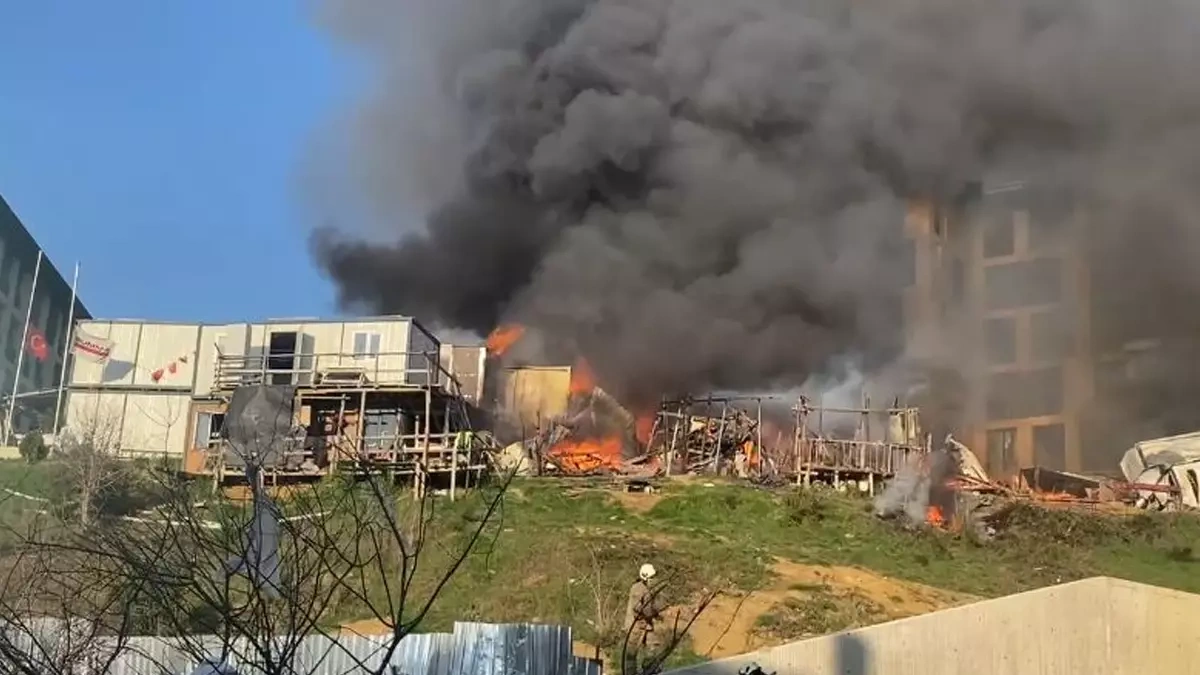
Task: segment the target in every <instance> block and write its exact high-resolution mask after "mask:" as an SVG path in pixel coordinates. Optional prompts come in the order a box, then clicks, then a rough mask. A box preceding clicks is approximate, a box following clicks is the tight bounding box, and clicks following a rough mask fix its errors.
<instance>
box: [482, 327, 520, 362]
mask: <svg viewBox="0 0 1200 675" xmlns="http://www.w3.org/2000/svg"><path fill="white" fill-rule="evenodd" d="M524 335H525V327H524V326H521V325H518V324H505V325H502V326H499V327H497V328H496V329H495V330H493V331H492V332H491V333H489V334H488V338H487V352H488V354H491V355H492V356H504V355H505V354H506V353H508V350H509V349H512V346H513V345H515V344H517V342H519V341H520V340H521V337H522V336H524Z"/></svg>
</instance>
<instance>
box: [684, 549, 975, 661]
mask: <svg viewBox="0 0 1200 675" xmlns="http://www.w3.org/2000/svg"><path fill="white" fill-rule="evenodd" d="M771 570H772V572H774V574H775V580H774V582H773V583H772V584H771V585H770V586H768V587H767V588H765V589H762V590H759V591H755V592H753V593H750V594H748V595H742V596H721V597H719V598H717V599H716V601H714V602H713V604H712V605H710V606H709V608H708V609H707V610H706V611H705V612H704V614H702V615H701V616H700V618H699V619H698V620H697V621H696V624H695V625H694V626H693V627H692V635H691V637H692V649H693V651H695V652H696V653H697V654H701V655H704V656H707V657H709V658H721V657H724V656H733V655H736V654H743V653H745V652H748V651H753V650H755V649H758V648H761V647H765V646H770V645H771V643H772V642H774V643H778V642H781V640H770V639H767V638H764V637H763V636H762V634H761V631H758V630H756V628H757V626H758V622H759V619H760V617H762V616H764V615H767V614H769V613H770V612H772V611H774V610H776V609H777V608H778V607H779V606H781V605H783V603H785V602H787V601H788V600H789V599H797V600H802V599H804V598H805V597H810V596H811V595H812V594H813V592H814V590H818V589H819V590H820V591H821V592H828V593H830V594H832V595H834V596H838V595H843V596H849V595H857V596H859V597H862V598H865V599H867V600H869V601H871V602H872V603H874V604H877V605H879V607H881V608H882V610H883V612H884V615H883V616H881V617H879V618H880V619H881V620H883V621H888V620H891V619H899V618H903V617H906V616H914V615H917V614H924V613H927V612H932V611H935V610H938V609H942V608H945V607H951V606H954V605H959V604H964V603H966V602H970V601H972V600H974V599H975V598H972V597H971V596H966V595H960V594H954V593H949V592H946V591H942V590H940V589H936V588H933V587H930V586H924V585H922V584H916V583H912V582H907V581H900V580H898V579H890V578H888V577H885V576H882V575H879V574H876V573H874V572H870V571H868V570H863V569H859V568H855V567H837V566H834V567H826V566H820V565H802V564H800V563H794V562H791V561H786V560H778V561H776V563H775V564H774V565H772V567H771ZM799 637H802V636H799V635H796V636H792V638H791V639H796V638H799Z"/></svg>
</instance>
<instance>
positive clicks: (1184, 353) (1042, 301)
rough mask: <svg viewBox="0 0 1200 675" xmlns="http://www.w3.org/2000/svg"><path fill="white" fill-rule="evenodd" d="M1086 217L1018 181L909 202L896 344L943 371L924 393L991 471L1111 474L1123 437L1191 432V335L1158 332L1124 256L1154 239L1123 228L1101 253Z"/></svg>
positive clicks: (1144, 278)
mask: <svg viewBox="0 0 1200 675" xmlns="http://www.w3.org/2000/svg"><path fill="white" fill-rule="evenodd" d="M1089 225H1090V222H1089V216H1088V210H1087V209H1086V208H1085V207H1083V206H1082V205H1081V203H1080V202H1076V201H1072V200H1071V199H1069V198H1067V197H1065V196H1064V195H1063V194H1062V193H1061V192H1055V191H1054V190H1053V189H1050V188H1047V187H1045V186H1041V185H1038V184H1037V183H1036V182H1032V181H1031V182H1025V181H1020V180H1016V181H992V182H983V183H980V184H978V185H977V186H975V189H973V190H972V191H971V193H970V194H969V195H968V196H966V197H964V198H963V199H961V200H959V201H955V202H953V203H933V202H914V203H911V204H910V206H909V210H908V214H907V218H906V220H905V225H904V227H905V231H906V234H907V235H908V236H909V237H910V239H911V241H912V243H913V245H912V249H911V261H910V271H911V274H910V275H909V282H910V285H909V287H908V289H907V290H906V295H905V300H904V315H905V328H906V335H905V339H906V343H907V349H906V354H907V355H908V356H909V357H910V358H912V359H913V360H915V361H920V362H924V363H927V364H934V365H936V366H937V367H940V368H942V369H946V370H950V371H953V372H954V373H955V374H956V375H957V380H958V381H957V382H956V383H955V384H954V385H953V386H948V385H946V383H945V382H943V383H942V391H941V392H940V394H938V393H935V394H934V396H935V397H937V396H939V395H940V397H941V398H942V399H943V402H944V403H945V402H946V401H949V402H950V403H951V404H952V405H950V408H951V409H952V410H951V412H950V414H949V417H950V418H952V419H950V420H949V422H948V424H949V426H952V427H954V428H956V429H957V430H959V434H958V436H959V437H960V438H962V439H963V440H965V441H967V442H968V444H969V445H970V446H971V447H972V448H973V449H974V450H975V451H976V453H977V454H978V455H979V456H980V458H981V459H982V460H983V462H984V463H985V465H986V467H987V469H988V472H989V473H990V474H992V475H993V476H998V477H999V476H1006V475H1008V476H1011V475H1013V474H1014V473H1015V472H1016V471H1017V470H1018V469H1019V468H1021V467H1028V466H1034V465H1039V466H1044V467H1049V468H1055V469H1065V470H1069V471H1089V472H1102V473H1111V472H1114V471H1115V470H1116V468H1117V462H1118V460H1119V458H1120V456H1121V453H1122V452H1123V451H1124V450H1126V449H1127V448H1129V447H1130V446H1131V445H1132V444H1133V443H1134V442H1136V441H1138V440H1140V439H1144V438H1154V437H1159V436H1165V435H1169V434H1173V433H1181V432H1185V431H1190V430H1194V429H1195V428H1200V417H1198V416H1197V414H1196V412H1194V411H1193V409H1195V408H1196V406H1195V405H1180V402H1182V401H1184V400H1187V398H1185V397H1188V398H1190V397H1191V395H1192V394H1195V393H1198V392H1197V391H1195V390H1196V388H1197V385H1200V376H1197V374H1195V373H1192V372H1191V371H1192V370H1194V369H1195V366H1193V365H1192V364H1193V363H1194V362H1195V359H1194V358H1193V356H1194V354H1195V353H1196V350H1195V346H1196V345H1195V340H1194V338H1191V337H1189V334H1188V333H1187V331H1186V330H1183V331H1181V330H1178V328H1179V322H1177V321H1176V322H1174V324H1175V329H1170V328H1169V327H1168V324H1169V323H1170V322H1168V321H1165V320H1163V316H1162V307H1163V305H1162V303H1160V302H1157V301H1158V300H1160V299H1161V293H1160V292H1159V291H1157V290H1155V286H1154V285H1153V283H1154V281H1153V280H1152V279H1149V277H1152V276H1153V272H1152V271H1149V270H1144V269H1138V268H1137V265H1136V264H1133V263H1134V262H1135V261H1139V260H1146V259H1151V258H1153V255H1151V254H1150V253H1149V252H1138V251H1134V250H1130V248H1131V247H1133V248H1136V247H1138V246H1154V245H1161V242H1159V243H1158V244H1156V243H1155V242H1153V241H1150V240H1151V239H1153V235H1152V233H1150V232H1149V231H1147V232H1146V233H1145V236H1143V237H1137V238H1130V237H1125V238H1124V239H1122V241H1121V243H1120V245H1119V246H1120V248H1121V251H1120V256H1117V255H1115V254H1114V250H1116V249H1117V248H1118V247H1116V246H1113V243H1112V242H1111V241H1110V242H1104V243H1101V242H1099V241H1098V240H1099V237H1098V236H1097V234H1096V232H1095V229H1094V228H1091V227H1089ZM1138 242H1142V243H1141V244H1139V243H1138ZM1143 253H1145V254H1144V255H1143ZM1121 256H1127V258H1125V257H1121ZM1156 312H1157V313H1158V316H1156V315H1155V314H1156ZM935 389H936V387H935ZM1190 400H1192V401H1194V400H1195V399H1194V398H1190ZM935 407H936V406H935ZM943 412H944V411H943Z"/></svg>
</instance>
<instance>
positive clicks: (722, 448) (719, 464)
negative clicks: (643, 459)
mask: <svg viewBox="0 0 1200 675" xmlns="http://www.w3.org/2000/svg"><path fill="white" fill-rule="evenodd" d="M718 410H719V414H718V412H717V411H718ZM653 431H654V433H653V436H652V438H651V439H650V441H649V442H648V443H647V445H648V447H649V449H650V451H651V452H656V453H658V454H661V455H665V456H667V457H670V458H673V459H674V460H675V462H676V464H678V465H679V466H678V470H680V471H682V472H684V473H692V472H697V473H699V472H718V473H729V474H732V475H739V476H742V477H745V476H747V475H749V474H750V473H755V474H757V473H758V472H759V469H760V468H761V466H760V465H761V463H762V461H763V453H762V452H761V444H762V433H761V429H760V424H759V421H758V419H757V418H756V417H752V416H751V414H750V412H748V411H747V410H744V409H742V408H739V407H737V406H736V405H731V402H730V401H727V400H723V399H722V400H714V399H708V400H695V399H682V400H678V401H665V402H663V404H662V407H661V409H660V410H659V413H658V416H657V419H656V421H655V424H654V428H653Z"/></svg>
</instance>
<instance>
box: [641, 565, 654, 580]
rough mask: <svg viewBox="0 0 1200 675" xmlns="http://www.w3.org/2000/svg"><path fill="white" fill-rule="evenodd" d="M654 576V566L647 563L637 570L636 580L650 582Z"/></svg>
mask: <svg viewBox="0 0 1200 675" xmlns="http://www.w3.org/2000/svg"><path fill="white" fill-rule="evenodd" d="M655 574H656V572H655V571H654V565H651V564H649V563H646V564H645V565H642V568H641V569H640V570H638V578H639V579H641V580H642V581H650V580H651V579H653V578H654V575H655Z"/></svg>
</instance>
